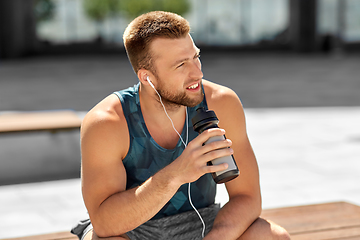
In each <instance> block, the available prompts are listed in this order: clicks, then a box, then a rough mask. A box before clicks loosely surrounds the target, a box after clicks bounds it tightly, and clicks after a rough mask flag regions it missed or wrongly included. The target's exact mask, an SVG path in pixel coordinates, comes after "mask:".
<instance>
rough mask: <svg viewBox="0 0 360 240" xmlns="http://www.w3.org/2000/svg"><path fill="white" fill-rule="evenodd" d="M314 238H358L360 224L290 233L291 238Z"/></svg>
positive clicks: (303, 239) (312, 239)
mask: <svg viewBox="0 0 360 240" xmlns="http://www.w3.org/2000/svg"><path fill="white" fill-rule="evenodd" d="M314 239H333V240H334V239H346V240H349V239H357V240H359V239H360V226H355V227H349V228H342V229H329V230H326V231H325V230H324V231H320V232H308V233H300V234H298V235H297V234H293V235H291V240H314Z"/></svg>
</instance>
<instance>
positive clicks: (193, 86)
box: [188, 83, 199, 89]
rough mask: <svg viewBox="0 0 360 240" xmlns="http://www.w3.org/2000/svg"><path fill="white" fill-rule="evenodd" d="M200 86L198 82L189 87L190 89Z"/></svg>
mask: <svg viewBox="0 0 360 240" xmlns="http://www.w3.org/2000/svg"><path fill="white" fill-rule="evenodd" d="M198 86H199V84H198V83H196V84H194V85H192V86H190V87H188V88H189V89H195V88H197V87H198Z"/></svg>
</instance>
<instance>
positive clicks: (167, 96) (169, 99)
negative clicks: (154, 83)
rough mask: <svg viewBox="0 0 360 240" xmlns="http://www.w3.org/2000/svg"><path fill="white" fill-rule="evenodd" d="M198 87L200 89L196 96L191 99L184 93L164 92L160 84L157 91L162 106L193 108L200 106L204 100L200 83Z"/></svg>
mask: <svg viewBox="0 0 360 240" xmlns="http://www.w3.org/2000/svg"><path fill="white" fill-rule="evenodd" d="M160 82H161V81H160ZM200 87H201V89H200V91H199V92H198V94H197V95H195V96H193V97H190V96H188V95H187V94H186V92H179V93H172V92H170V91H166V90H165V89H164V88H163V87H162V84H159V86H158V89H157V91H158V92H159V94H160V96H161V99H162V102H163V103H164V105H166V106H168V107H170V108H176V107H180V106H187V107H195V106H196V105H198V104H200V103H201V102H202V101H203V99H204V92H203V89H202V83H201V82H200Z"/></svg>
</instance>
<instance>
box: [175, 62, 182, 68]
mask: <svg viewBox="0 0 360 240" xmlns="http://www.w3.org/2000/svg"><path fill="white" fill-rule="evenodd" d="M182 66H184V63H181V64H180V65H178V66H177V67H176V68H180V67H182Z"/></svg>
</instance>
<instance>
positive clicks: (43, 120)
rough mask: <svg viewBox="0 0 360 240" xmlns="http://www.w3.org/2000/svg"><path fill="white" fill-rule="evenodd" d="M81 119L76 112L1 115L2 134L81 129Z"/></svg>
mask: <svg viewBox="0 0 360 240" xmlns="http://www.w3.org/2000/svg"><path fill="white" fill-rule="evenodd" d="M80 125H81V118H79V117H78V116H77V115H76V113H75V112H74V111H70V110H64V111H63V110H61V111H60V110H59V111H39V112H9V113H2V114H0V133H14V132H31V131H50V132H56V131H60V130H72V129H79V128H80Z"/></svg>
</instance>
